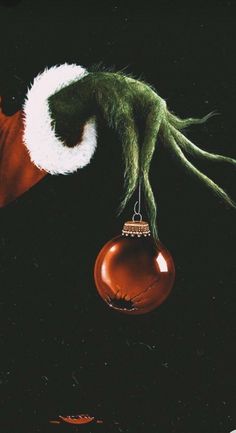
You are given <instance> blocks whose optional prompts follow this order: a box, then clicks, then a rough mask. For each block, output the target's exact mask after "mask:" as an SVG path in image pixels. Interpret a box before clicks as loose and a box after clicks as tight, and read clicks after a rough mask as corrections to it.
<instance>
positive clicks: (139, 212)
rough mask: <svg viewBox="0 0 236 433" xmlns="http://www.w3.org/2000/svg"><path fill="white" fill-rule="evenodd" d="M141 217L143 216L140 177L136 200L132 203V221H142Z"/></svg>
mask: <svg viewBox="0 0 236 433" xmlns="http://www.w3.org/2000/svg"><path fill="white" fill-rule="evenodd" d="M137 207H138V209H137ZM136 217H138V218H139V220H136ZM142 219H143V217H142V214H141V179H140V180H139V185H138V200H137V201H136V202H135V204H134V214H133V216H132V221H142Z"/></svg>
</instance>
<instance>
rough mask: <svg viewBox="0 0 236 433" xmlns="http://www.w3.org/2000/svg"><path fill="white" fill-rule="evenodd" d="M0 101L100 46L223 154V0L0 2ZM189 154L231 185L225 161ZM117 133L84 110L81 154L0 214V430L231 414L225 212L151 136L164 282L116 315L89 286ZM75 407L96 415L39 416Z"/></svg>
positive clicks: (110, 203) (106, 57) (228, 425)
mask: <svg viewBox="0 0 236 433" xmlns="http://www.w3.org/2000/svg"><path fill="white" fill-rule="evenodd" d="M0 4H1V6H0V19H1V25H0V33H1V47H0V59H1V69H0V89H1V94H2V95H3V96H4V110H5V112H6V113H8V114H11V113H13V112H15V111H16V110H17V109H19V108H20V107H21V104H22V101H23V99H24V95H25V92H26V89H27V86H28V85H29V84H30V82H31V81H32V79H33V77H34V76H36V75H37V74H38V72H39V71H41V70H42V69H44V67H46V66H51V65H54V64H60V63H63V62H65V61H66V62H68V63H71V62H73V63H77V64H80V65H83V66H85V67H87V68H88V69H89V67H90V66H91V65H93V64H94V63H99V62H100V61H101V62H102V63H103V65H104V66H108V67H109V66H113V67H114V68H115V69H123V68H126V69H125V70H126V71H127V72H128V73H132V74H134V76H136V77H142V78H143V79H145V80H147V81H148V82H150V83H151V84H152V85H153V86H154V87H155V88H156V90H157V92H158V93H159V94H160V95H161V96H162V97H163V98H164V99H166V101H167V104H168V107H169V108H170V109H171V110H173V111H174V112H176V113H177V114H178V115H181V116H189V115H190V116H202V115H204V114H206V113H207V112H209V111H212V110H214V109H217V110H218V111H219V113H220V116H217V117H214V118H213V119H211V120H210V121H209V122H208V123H207V124H205V125H204V126H198V127H192V128H191V129H190V130H188V131H187V134H188V136H189V137H191V138H192V140H193V141H194V142H195V143H196V144H198V145H199V146H200V147H202V148H204V149H207V150H210V151H213V152H216V153H223V154H225V155H229V156H233V157H235V158H236V149H235V101H236V79H235V77H236V68H235V55H236V50H235V41H236V15H235V12H236V11H235V2H233V1H219V0H218V1H215V2H212V3H211V2H208V3H207V4H206V2H203V1H198V2H197V3H196V4H194V5H190V4H188V3H187V2H186V3H184V2H183V1H182V2H175V1H170V0H169V1H156V2H155V5H154V4H152V3H150V2H147V1H146V2H142V5H141V6H138V5H137V4H135V2H133V3H131V2H129V3H125V2H124V3H123V2H118V1H117V2H115V1H110V2H109V3H107V4H106V5H105V4H102V3H100V2H97V3H96V4H95V5H94V4H93V2H92V1H85V2H80V1H72V0H67V1H62V0H61V1H60V0H58V1H55V0H52V1H50V2H46V1H41V2H35V3H34V4H33V2H30V1H29V0H25V1H21V2H20V1H18V2H17V1H15V2H13V1H12V2H9V1H8V2H7V1H1V2H0ZM198 166H199V167H201V168H202V170H204V171H205V172H207V173H208V174H209V175H211V176H212V178H213V179H214V180H216V181H218V183H219V184H220V185H221V186H224V187H225V189H226V190H227V191H228V192H229V193H231V195H232V197H233V198H234V199H236V190H235V181H236V174H235V170H234V169H232V168H231V167H229V166H228V165H226V164H210V163H206V164H205V163H203V162H202V163H201V164H200V163H199V165H198ZM122 170H123V166H122V157H121V146H120V143H119V140H118V137H117V136H116V134H115V133H114V132H112V131H110V130H107V128H106V127H105V125H99V134H98V149H97V151H96V155H95V157H94V159H93V161H92V163H91V164H90V165H88V166H87V167H85V168H84V169H83V170H81V171H79V172H78V173H76V174H73V175H70V176H47V177H46V178H45V179H44V180H43V181H41V182H40V183H39V184H38V185H36V186H35V187H34V188H32V189H31V190H30V191H28V192H27V193H26V194H24V195H23V196H22V197H21V198H19V199H18V200H17V201H15V202H14V203H12V204H10V205H9V206H8V207H6V208H4V209H2V210H1V214H0V254H1V259H0V279H1V280H0V281H1V300H0V302H1V304H0V305H1V330H0V343H1V352H0V358H1V370H0V390H1V416H0V424H1V428H0V431H1V432H2V433H7V432H11V433H14V432H16V433H21V432H22V433H34V432H40V433H46V432H54V431H55V432H57V431H60V432H67V431H68V432H69V431H78V432H79V431H81V432H91V433H92V432H96V431H97V432H102V433H118V432H130V433H230V432H231V431H232V430H234V429H235V428H236V419H235V413H236V410H235V409H236V408H235V336H236V335H235V286H236V285H235V274H236V268H235V211H233V210H232V209H229V208H227V206H225V205H224V204H223V203H221V202H220V201H218V200H217V199H216V198H215V197H214V196H212V195H211V193H209V191H208V190H206V189H205V188H204V187H203V186H202V185H200V184H199V183H198V181H196V180H195V179H193V178H189V177H187V176H186V174H185V173H184V172H183V171H182V169H181V167H179V166H178V165H176V163H175V162H174V161H173V160H172V159H171V158H170V155H169V154H168V153H167V152H166V150H164V149H163V146H162V143H158V149H157V151H156V154H155V156H154V159H153V162H152V185H153V189H154V191H155V195H156V198H157V204H158V224H159V232H160V237H161V240H162V242H163V243H164V244H165V245H166V246H167V247H168V249H169V250H170V251H171V252H172V255H173V257H174V260H175V264H176V271H177V277H176V283H175V287H174V290H173V292H172V294H171V296H170V297H169V299H168V300H167V301H166V302H165V303H164V304H163V305H162V306H161V307H159V309H157V310H156V311H154V312H152V313H150V314H147V315H144V316H140V317H128V316H125V315H121V314H119V313H115V312H113V311H110V310H109V309H108V308H107V307H106V305H105V304H103V302H102V301H101V300H100V298H99V296H98V295H97V292H96V289H95V286H94V282H93V264H94V261H95V258H96V255H97V253H98V252H99V250H100V248H101V247H102V245H103V244H104V243H105V242H106V241H107V240H108V239H110V238H112V237H113V236H114V235H116V234H117V233H119V232H120V229H121V227H122V224H123V221H124V220H125V219H126V218H128V217H130V215H131V213H132V206H133V202H131V203H130V205H129V206H128V208H127V210H126V211H125V213H124V214H123V215H122V216H121V217H119V218H117V217H116V209H117V207H118V204H119V200H120V197H121V194H122ZM79 413H90V414H92V415H95V416H96V417H97V418H98V419H102V420H104V424H89V425H87V426H79V427H78V428H77V430H76V428H74V427H73V426H65V425H62V424H61V425H50V424H49V420H52V419H56V418H57V417H58V415H60V414H65V415H66V414H67V415H73V414H79Z"/></svg>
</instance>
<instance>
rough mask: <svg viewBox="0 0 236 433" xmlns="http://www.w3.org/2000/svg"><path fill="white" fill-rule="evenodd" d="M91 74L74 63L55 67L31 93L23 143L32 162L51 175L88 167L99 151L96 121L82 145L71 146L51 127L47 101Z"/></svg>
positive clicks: (86, 129)
mask: <svg viewBox="0 0 236 433" xmlns="http://www.w3.org/2000/svg"><path fill="white" fill-rule="evenodd" d="M87 74H88V72H87V71H86V69H84V68H82V67H81V66H77V65H74V64H72V65H69V64H67V63H65V64H63V65H60V66H53V67H52V68H50V69H45V71H44V72H42V73H41V74H39V75H38V76H37V77H36V78H35V79H34V81H33V84H32V86H31V88H30V89H29V90H28V93H27V96H26V100H25V102H24V107H23V112H24V134H23V140H24V143H25V146H26V148H27V149H28V152H29V155H30V158H31V160H32V162H33V163H34V164H35V165H36V166H37V167H38V168H40V169H43V170H45V171H47V172H49V173H51V174H68V173H72V172H74V171H76V170H77V169H78V168H82V167H85V166H86V165H87V164H88V163H89V162H90V160H91V158H92V156H93V154H94V152H95V149H96V123H95V119H94V118H91V119H90V120H89V121H88V122H87V123H85V125H84V130H83V135H82V139H81V141H80V143H78V145H76V146H75V147H71V148H70V147H67V146H66V143H63V142H62V141H61V140H60V139H59V138H58V137H57V136H56V134H55V130H54V128H53V127H52V125H51V122H52V118H51V116H50V112H49V106H48V101H47V99H48V98H49V97H50V96H51V95H53V94H54V93H56V92H58V91H59V90H60V89H62V88H63V87H66V86H68V85H69V84H71V83H73V82H74V81H77V80H80V79H81V78H83V77H85V76H86V75H87Z"/></svg>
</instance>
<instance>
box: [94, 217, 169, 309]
mask: <svg viewBox="0 0 236 433" xmlns="http://www.w3.org/2000/svg"><path fill="white" fill-rule="evenodd" d="M94 278H95V283H96V286H97V290H98V293H99V295H100V296H101V297H102V299H103V300H104V301H105V302H106V303H107V304H108V305H109V307H111V308H113V309H114V310H117V311H120V312H121V313H125V314H144V313H148V312H149V311H152V310H154V309H155V308H156V307H158V306H159V305H160V304H162V302H164V300H165V299H166V298H167V296H168V295H169V293H170V291H171V289H172V286H173V283H174V279H175V267H174V262H173V259H172V257H171V255H170V253H169V251H168V250H167V249H166V248H165V247H164V245H162V244H161V242H159V241H157V242H154V240H153V238H152V237H151V235H150V230H149V225H148V223H147V222H145V221H128V222H126V223H125V224H124V227H123V230H122V235H120V236H117V237H115V238H114V239H111V240H110V241H109V242H107V243H106V244H105V245H104V246H103V248H102V249H101V251H100V253H99V254H98V257H97V259H96V263H95V268H94Z"/></svg>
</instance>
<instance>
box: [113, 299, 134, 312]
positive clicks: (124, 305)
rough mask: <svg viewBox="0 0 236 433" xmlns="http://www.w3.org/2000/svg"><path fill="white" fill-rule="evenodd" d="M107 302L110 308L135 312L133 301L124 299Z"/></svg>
mask: <svg viewBox="0 0 236 433" xmlns="http://www.w3.org/2000/svg"><path fill="white" fill-rule="evenodd" d="M107 302H108V304H109V306H110V307H112V308H115V309H116V310H122V311H124V310H125V311H132V310H135V307H134V304H133V302H132V300H131V299H128V300H127V299H124V298H112V299H111V298H108V299H107Z"/></svg>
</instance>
